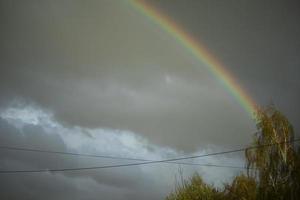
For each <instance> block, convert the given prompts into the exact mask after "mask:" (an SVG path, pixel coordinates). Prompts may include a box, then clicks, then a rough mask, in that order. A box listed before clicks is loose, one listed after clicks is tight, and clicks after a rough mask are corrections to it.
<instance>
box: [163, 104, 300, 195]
mask: <svg viewBox="0 0 300 200" xmlns="http://www.w3.org/2000/svg"><path fill="white" fill-rule="evenodd" d="M256 122H257V133H256V134H255V135H254V138H253V143H252V146H250V147H249V148H248V149H247V150H246V151H245V156H246V162H247V175H244V174H242V175H239V176H236V177H235V178H234V180H233V181H232V183H231V184H225V186H224V189H223V190H218V189H216V188H214V187H213V186H212V185H207V184H206V183H205V182H203V180H202V179H201V177H200V176H199V175H198V174H196V175H194V176H193V177H192V178H191V179H190V180H188V181H183V183H182V184H181V185H179V186H177V187H176V189H175V191H174V192H172V193H171V194H170V195H169V196H168V197H167V198H166V199H167V200H200V199H201V200H211V199H214V200H240V199H241V200H269V199H272V200H273V199H275V200H286V199H287V200H297V199H300V147H298V150H296V149H297V148H296V145H295V143H294V131H293V127H292V125H291V124H290V122H289V121H288V119H287V118H286V117H285V116H284V115H283V114H282V113H281V112H279V111H278V110H277V109H276V108H275V107H274V106H268V107H265V108H261V109H259V110H257V112H256Z"/></svg>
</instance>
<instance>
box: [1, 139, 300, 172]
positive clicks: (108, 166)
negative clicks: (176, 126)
mask: <svg viewBox="0 0 300 200" xmlns="http://www.w3.org/2000/svg"><path fill="white" fill-rule="evenodd" d="M297 141H300V139H295V140H291V141H287V142H281V143H273V144H265V145H259V146H253V147H249V148H240V149H235V150H229V151H221V152H215V153H209V154H203V155H196V156H187V157H180V158H171V159H163V160H153V161H145V162H138V163H128V164H119V165H104V166H94V167H78V168H61V169H39V170H5V171H0V173H1V174H9V173H35V172H63V171H81V170H92V169H107V168H119V167H129V166H138V165H147V164H155V163H165V162H172V161H178V160H187V159H193V158H203V157H209V156H215V155H223V154H228V153H234V152H240V151H245V150H246V149H255V148H262V147H267V146H273V145H278V144H284V143H293V142H297ZM208 165H209V164H207V165H206V166H208ZM209 166H213V165H209Z"/></svg>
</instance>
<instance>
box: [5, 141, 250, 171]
mask: <svg viewBox="0 0 300 200" xmlns="http://www.w3.org/2000/svg"><path fill="white" fill-rule="evenodd" d="M0 149H6V150H14V151H27V152H37V153H49V154H61V155H69V156H82V157H93V158H108V159H117V160H131V161H147V162H152V161H155V160H149V159H141V158H129V157H118V156H107V155H96V154H85V153H74V152H65V151H49V150H42V149H32V148H24V147H12V146H0ZM165 163H170V164H180V165H193V166H207V167H224V168H233V169H245V167H240V166H231V165H215V164H202V163H190V162H171V161H169V162H167V161H166V162H165Z"/></svg>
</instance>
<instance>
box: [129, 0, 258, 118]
mask: <svg viewBox="0 0 300 200" xmlns="http://www.w3.org/2000/svg"><path fill="white" fill-rule="evenodd" d="M129 2H130V4H131V5H132V6H133V7H134V8H135V9H136V10H137V11H139V12H140V13H142V14H143V15H144V16H146V17H147V18H149V19H150V20H151V21H152V22H154V23H155V24H157V25H159V26H160V27H161V28H162V29H163V30H165V31H166V32H168V33H169V34H170V35H172V36H173V38H174V39H175V40H176V41H177V42H178V43H180V44H181V45H182V46H183V47H185V49H187V50H188V51H189V52H190V53H192V54H193V55H194V57H195V58H196V59H197V60H198V61H200V62H202V63H204V64H205V66H206V67H207V68H208V69H209V71H211V72H212V74H213V75H214V76H215V77H216V79H217V80H219V81H220V83H221V84H222V85H223V86H224V87H225V88H226V89H227V90H228V91H229V92H230V93H231V94H232V95H233V96H234V98H235V99H237V101H238V102H239V104H240V105H241V106H242V107H243V108H244V109H245V110H246V112H247V113H249V114H250V115H251V116H253V113H254V110H255V108H256V104H255V102H254V101H253V100H252V98H251V97H250V96H249V95H248V94H247V93H246V92H245V90H243V89H242V87H241V86H240V85H239V84H238V83H237V81H235V79H234V77H233V76H232V75H231V74H230V73H229V72H228V71H227V70H226V68H225V67H224V65H222V64H221V63H220V62H219V61H218V60H217V59H216V58H215V57H214V56H213V55H212V54H210V53H209V51H208V50H207V48H205V47H204V46H203V44H201V43H200V42H199V40H195V39H194V38H193V37H192V36H191V35H189V34H188V33H187V32H185V31H184V30H183V28H182V27H180V26H179V25H178V24H176V23H175V22H174V21H173V20H171V19H170V18H169V17H167V16H166V15H164V14H163V13H162V12H160V11H159V10H158V9H157V8H155V7H153V6H152V5H150V4H149V3H146V2H145V1H144V0H130V1H129Z"/></svg>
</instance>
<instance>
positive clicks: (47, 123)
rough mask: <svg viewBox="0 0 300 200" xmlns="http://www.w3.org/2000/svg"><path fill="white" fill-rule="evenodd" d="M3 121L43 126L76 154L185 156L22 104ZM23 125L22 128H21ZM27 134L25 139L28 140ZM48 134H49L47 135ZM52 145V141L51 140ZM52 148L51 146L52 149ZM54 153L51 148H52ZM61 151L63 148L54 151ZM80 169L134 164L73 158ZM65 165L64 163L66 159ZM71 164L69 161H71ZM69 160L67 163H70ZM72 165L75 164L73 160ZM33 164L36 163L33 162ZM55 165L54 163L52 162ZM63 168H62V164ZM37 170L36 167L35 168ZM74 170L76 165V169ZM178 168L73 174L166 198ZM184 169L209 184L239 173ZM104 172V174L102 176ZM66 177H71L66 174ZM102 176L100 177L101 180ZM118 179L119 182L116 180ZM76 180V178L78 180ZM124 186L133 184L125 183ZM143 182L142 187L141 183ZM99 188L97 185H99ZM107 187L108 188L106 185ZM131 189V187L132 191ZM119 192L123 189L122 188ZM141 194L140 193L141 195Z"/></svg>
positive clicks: (126, 134) (231, 161) (151, 157)
mask: <svg viewBox="0 0 300 200" xmlns="http://www.w3.org/2000/svg"><path fill="white" fill-rule="evenodd" d="M0 117H1V118H2V120H6V121H7V122H8V123H9V124H11V125H13V126H15V127H16V128H18V129H24V127H27V126H33V127H39V128H40V129H41V130H42V131H41V133H39V134H41V135H40V136H41V137H43V134H44V136H47V135H56V136H59V137H60V138H61V140H62V141H63V143H64V145H65V146H66V149H67V150H68V151H72V152H79V153H90V154H99V155H109V156H123V157H131V158H142V159H149V160H160V159H165V158H174V157H181V156H183V152H178V151H176V150H175V149H172V148H169V147H161V146H157V145H154V144H151V143H149V141H147V139H145V138H143V137H142V136H140V135H138V134H136V133H134V132H131V131H129V130H114V129H109V128H94V129H90V128H83V127H80V126H74V127H68V126H65V125H63V124H61V123H59V122H58V121H57V120H55V118H54V116H53V115H52V114H51V113H50V112H45V111H44V110H43V109H42V108H39V107H37V106H34V105H32V104H30V105H27V104H24V105H23V106H20V104H19V105H18V106H16V107H14V106H11V107H8V108H6V109H4V110H2V112H1V113H0ZM20 124H21V126H20ZM26 134H27V133H26V132H25V131H24V137H26ZM45 134H46V135H45ZM49 143H51V141H50V140H49ZM49 147H51V144H49V146H48V148H49ZM50 150H51V149H50ZM52 150H58V151H59V149H52ZM208 151H213V149H200V150H198V151H197V152H194V153H193V155H200V154H205V153H207V152H208ZM73 159H76V162H75V163H77V164H78V165H80V166H95V165H98V166H101V165H108V164H114V163H118V164H119V163H124V162H125V163H130V162H133V161H124V160H123V161H119V160H108V159H102V160H95V159H89V158H84V159H82V158H76V157H75V158H73ZM62 162H64V161H63V160H62ZM68 162H69V161H68ZM68 162H67V161H66V164H70V163H68ZM186 162H195V163H196V162H197V163H209V164H214V163H219V164H224V162H225V163H227V164H234V163H235V164H241V163H242V160H241V159H240V158H239V157H231V158H223V159H221V160H220V158H218V157H207V158H205V159H198V160H194V161H193V160H191V161H186ZM71 163H74V161H72V162H71ZM31 164H32V163H31ZM52 164H53V162H52ZM58 166H60V165H58ZM32 167H36V166H32ZM72 167H73V166H72ZM178 167H179V166H178V165H171V164H153V165H145V166H136V167H133V168H131V167H128V168H122V169H120V168H118V169H111V170H106V171H104V172H102V173H101V172H98V173H97V172H83V173H82V174H80V175H74V176H73V175H72V176H70V177H69V178H70V179H72V178H73V177H75V178H76V177H77V178H76V179H78V176H79V177H83V178H84V177H85V178H87V177H90V178H92V179H94V180H95V181H96V182H97V184H100V185H98V186H99V187H101V185H103V184H104V185H111V184H112V185H114V184H117V185H119V184H121V186H118V187H121V188H123V189H125V188H127V189H129V190H132V191H140V193H141V194H142V193H143V192H144V191H145V190H148V189H149V188H150V189H151V190H153V191H154V193H157V195H158V196H160V197H162V196H164V195H166V194H167V193H168V192H169V191H171V189H173V186H174V181H175V180H174V178H175V175H176V174H177V173H178ZM181 167H182V168H183V172H184V177H188V176H190V175H191V174H193V173H194V172H195V171H197V172H199V173H200V175H202V176H203V177H204V179H205V180H206V181H208V182H209V183H215V184H217V185H220V184H221V183H223V182H225V181H226V180H230V178H231V177H232V176H233V175H235V174H236V173H237V171H235V170H231V169H226V168H212V167H199V166H186V167H184V166H181ZM99 173H100V174H99ZM66 176H69V175H68V174H66ZM99 176H100V177H99ZM114 179H116V180H117V181H114ZM74 180H75V179H74ZM122 182H124V183H130V184H129V185H132V186H127V185H128V184H123V185H122ZM140 182H141V183H142V184H140ZM95 187H96V186H95ZM105 187H107V186H105ZM128 187H129V188H128ZM118 190H119V189H118ZM138 193H139V192H138Z"/></svg>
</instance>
